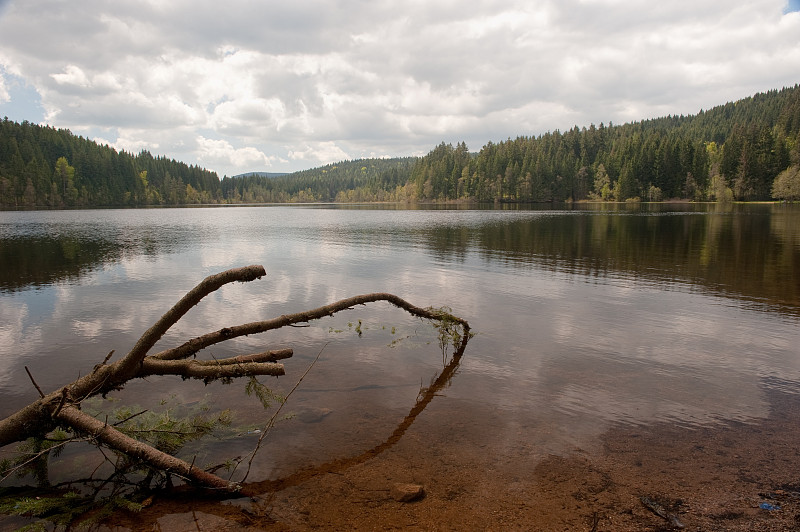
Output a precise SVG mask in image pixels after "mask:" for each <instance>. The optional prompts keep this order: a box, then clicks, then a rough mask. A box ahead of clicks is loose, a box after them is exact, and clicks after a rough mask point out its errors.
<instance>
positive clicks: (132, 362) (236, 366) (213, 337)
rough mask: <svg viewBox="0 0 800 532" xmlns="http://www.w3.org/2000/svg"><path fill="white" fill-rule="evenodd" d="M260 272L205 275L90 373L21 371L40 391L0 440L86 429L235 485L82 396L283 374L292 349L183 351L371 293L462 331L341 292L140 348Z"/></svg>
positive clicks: (161, 464) (439, 315) (189, 474)
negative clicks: (206, 354) (325, 301)
mask: <svg viewBox="0 0 800 532" xmlns="http://www.w3.org/2000/svg"><path fill="white" fill-rule="evenodd" d="M264 275H266V272H265V270H264V268H263V267H262V266H259V265H254V266H246V267H243V268H235V269H232V270H227V271H225V272H222V273H218V274H216V275H211V276H209V277H207V278H206V279H204V280H203V281H202V282H201V283H200V284H198V285H197V286H196V287H195V288H193V289H192V290H190V291H189V292H188V293H187V294H186V295H185V296H183V297H182V298H181V299H180V300H179V301H178V302H177V303H176V304H175V305H174V306H173V307H172V308H170V309H169V311H167V312H166V313H165V314H164V315H163V316H162V317H161V318H160V319H159V320H158V321H156V323H154V324H153V326H151V327H150V328H149V329H148V330H147V331H145V333H144V334H143V335H142V336H141V337H140V338H139V340H138V341H137V342H136V344H135V345H134V347H133V348H132V349H131V351H130V352H129V353H128V354H127V355H125V356H124V357H123V358H122V359H120V360H119V361H117V362H115V363H113V364H108V361H109V360H110V358H111V354H112V353H113V351H112V352H111V353H109V355H108V356H107V357H106V358H105V360H103V362H102V363H100V364H98V365H96V366H95V367H94V369H93V370H92V371H91V372H90V373H89V374H87V375H85V376H83V377H80V378H78V379H77V380H75V381H74V382H72V383H70V384H68V385H66V386H64V387H62V388H60V389H59V390H56V391H53V392H51V393H49V394H45V393H44V392H43V391H42V390H41V389H40V388H39V387H38V385H37V384H36V381H35V380H34V379H33V375H31V374H30V372H28V374H29V376H30V378H31V382H33V383H34V386H35V387H36V388H37V391H38V393H39V395H40V396H41V397H40V398H39V399H38V400H36V401H34V402H32V403H31V404H29V405H28V406H26V407H24V408H22V409H20V410H19V411H17V412H16V413H14V414H12V415H10V416H9V417H7V418H6V419H4V420H2V421H0V446H5V445H8V444H11V443H14V442H18V441H23V440H25V439H27V438H29V437H31V436H41V435H43V434H45V433H47V432H49V431H51V430H53V429H54V428H56V427H57V426H64V427H68V428H70V429H72V430H73V431H75V432H78V433H81V434H85V435H87V436H89V438H90V439H92V440H93V441H95V442H97V443H98V444H100V445H104V446H107V447H109V448H112V449H114V450H115V451H117V452H120V453H124V454H126V455H128V456H130V457H132V458H135V459H137V460H140V461H142V462H144V463H146V464H147V465H148V466H150V467H151V468H154V469H156V470H161V471H164V472H168V473H171V474H175V475H178V476H180V477H182V478H185V479H187V480H189V481H192V482H195V483H197V484H201V485H204V486H206V487H210V488H215V489H221V490H225V491H236V490H238V489H239V485H238V484H236V483H233V482H229V481H227V480H224V479H222V478H220V477H218V476H216V475H214V474H211V473H208V472H206V471H202V470H201V469H198V468H196V467H193V465H192V464H189V463H187V462H184V461H183V460H180V459H178V458H176V457H174V456H171V455H169V454H166V453H163V452H161V451H159V450H157V449H155V448H154V447H152V446H150V445H148V444H146V443H143V442H141V441H138V440H136V439H134V438H131V437H129V436H126V435H125V434H123V433H122V432H120V431H119V430H117V429H116V428H114V427H113V426H110V425H108V424H107V423H105V422H102V421H99V420H97V419H96V418H94V417H92V416H90V415H88V414H85V413H83V412H81V410H80V403H81V401H83V400H84V399H87V398H89V397H92V396H95V395H98V394H106V393H108V392H110V391H112V390H115V389H119V388H121V387H123V386H124V385H125V383H127V382H128V381H130V380H132V379H136V378H142V377H148V376H151V375H178V376H181V377H184V378H194V379H202V380H204V381H206V382H209V381H212V380H216V379H230V378H237V377H245V376H258V375H271V376H279V375H283V374H284V371H285V370H284V367H283V364H280V363H278V362H277V361H278V360H282V359H286V358H289V357H291V356H292V350H291V349H279V350H272V351H264V352H262V353H252V354H247V355H239V356H235V357H230V358H225V359H219V360H195V359H189V357H191V356H193V355H195V354H197V352H198V351H200V350H201V349H204V348H206V347H209V346H211V345H215V344H218V343H221V342H224V341H226V340H231V339H234V338H238V337H241V336H245V335H251V334H258V333H263V332H265V331H269V330H273V329H279V328H281V327H287V326H296V325H297V324H304V323H307V322H310V321H313V320H317V319H320V318H323V317H326V316H332V315H333V314H335V313H337V312H340V311H342V310H346V309H350V308H353V307H355V306H357V305H365V304H367V303H372V302H377V301H386V302H389V303H391V304H392V305H395V306H396V307H398V308H401V309H403V310H405V311H406V312H408V313H409V314H411V315H413V316H417V317H419V318H425V319H429V320H433V321H438V322H440V323H442V322H445V321H449V322H451V323H457V324H459V325H460V326H461V327H462V329H463V333H464V336H465V337H466V336H468V335H469V324H468V323H467V322H466V321H464V320H463V319H461V318H458V317H456V316H453V315H451V314H449V313H447V312H444V311H441V310H435V309H424V308H420V307H417V306H414V305H412V304H410V303H408V302H407V301H405V300H403V299H402V298H400V297H398V296H396V295H394V294H388V293H374V294H365V295H359V296H354V297H350V298H347V299H342V300H340V301H336V302H334V303H331V304H329V305H325V306H323V307H319V308H316V309H312V310H308V311H305V312H299V313H296V314H286V315H282V316H279V317H277V318H273V319H268V320H263V321H257V322H251V323H246V324H242V325H236V326H232V327H225V328H222V329H219V330H218V331H215V332H211V333H207V334H204V335H202V336H198V337H196V338H193V339H191V340H189V341H187V342H185V343H184V344H182V345H180V346H177V347H175V348H172V349H167V350H165V351H161V352H159V353H156V354H154V355H148V354H147V353H148V352H149V351H150V349H152V347H153V346H154V345H155V344H156V342H158V340H160V339H161V338H162V337H163V335H164V334H165V333H166V332H167V331H168V330H169V329H170V328H171V327H172V326H173V325H174V324H175V323H177V322H178V321H179V320H180V319H181V318H182V317H183V316H184V315H185V314H186V313H187V312H188V311H189V310H190V309H191V308H192V307H193V306H195V305H197V304H198V303H199V302H200V301H201V300H202V299H203V298H204V297H205V296H207V295H208V294H210V293H212V292H214V291H216V290H218V289H219V288H220V287H222V286H223V285H225V284H228V283H232V282H236V281H239V282H248V281H253V280H255V279H259V278H261V277H262V276H264ZM26 370H27V368H26Z"/></svg>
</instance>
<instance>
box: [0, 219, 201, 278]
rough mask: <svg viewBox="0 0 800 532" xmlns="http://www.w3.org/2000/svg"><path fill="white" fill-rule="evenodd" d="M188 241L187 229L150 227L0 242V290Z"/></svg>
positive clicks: (151, 253)
mask: <svg viewBox="0 0 800 532" xmlns="http://www.w3.org/2000/svg"><path fill="white" fill-rule="evenodd" d="M192 239H193V236H192V234H191V233H190V231H189V230H184V229H180V228H171V227H159V226H154V227H152V228H143V229H142V230H141V231H137V232H136V234H133V235H132V234H129V233H128V232H126V231H124V230H120V231H119V232H116V231H108V230H106V231H102V230H97V228H96V227H91V226H89V228H87V229H86V230H85V231H80V232H73V233H69V234H61V235H59V234H57V232H56V234H52V235H51V234H45V233H39V234H35V235H21V236H16V237H13V238H3V239H0V291H3V290H22V289H25V288H27V287H29V286H44V285H48V284H53V283H57V282H60V281H67V280H77V279H79V278H81V277H82V276H84V275H86V274H87V273H89V272H92V271H94V270H96V269H97V268H99V267H101V266H102V265H104V264H108V263H112V262H117V261H119V260H121V259H122V258H123V257H126V256H130V255H145V256H148V255H149V256H155V255H160V254H163V253H172V252H174V251H176V250H178V249H180V248H182V247H185V246H187V245H188V244H189V243H190V242H191V241H192Z"/></svg>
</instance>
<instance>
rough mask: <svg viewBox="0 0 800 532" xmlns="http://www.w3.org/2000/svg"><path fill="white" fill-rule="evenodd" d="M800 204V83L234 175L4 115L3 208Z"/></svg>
mask: <svg viewBox="0 0 800 532" xmlns="http://www.w3.org/2000/svg"><path fill="white" fill-rule="evenodd" d="M669 198H687V199H693V200H724V201H728V200H731V199H737V200H744V201H750V200H766V199H800V85H795V86H794V87H788V88H783V89H781V90H771V91H768V92H765V93H759V94H755V95H753V96H752V97H749V98H744V99H742V100H739V101H736V102H728V103H725V104H722V105H719V106H717V107H714V108H712V109H709V110H706V111H700V112H699V113H698V114H696V115H690V116H666V117H661V118H655V119H648V120H642V121H640V122H633V123H629V124H623V125H611V124H610V123H609V124H608V125H607V126H606V125H604V124H603V123H601V124H600V125H599V126H596V125H594V124H591V125H589V126H588V127H587V126H583V127H578V126H575V127H573V128H572V129H569V130H567V131H564V132H561V131H559V130H556V131H552V132H548V133H545V134H542V135H539V136H535V137H533V136H519V137H517V138H516V139H513V140H512V139H508V140H505V141H501V142H499V143H494V142H492V141H489V142H487V144H486V145H484V146H483V147H482V148H481V149H480V150H479V151H478V152H477V153H471V152H470V151H469V149H468V148H467V146H466V145H465V144H464V143H463V142H462V143H458V144H457V145H456V146H453V145H452V144H445V143H441V144H440V145H438V146H436V147H434V148H433V149H432V150H431V151H430V153H428V154H427V155H426V156H424V157H419V158H418V157H402V158H394V159H359V160H353V161H342V162H339V163H335V164H329V165H325V166H322V167H319V168H313V169H309V170H303V171H301V172H294V173H291V174H281V173H274V172H250V173H247V174H242V175H238V176H234V177H225V178H224V179H222V180H221V181H220V179H219V176H218V175H217V174H216V173H215V172H211V171H208V170H206V169H203V168H199V167H197V166H189V165H187V164H185V163H182V162H179V161H175V160H172V159H167V158H165V157H161V156H156V157H154V156H153V155H151V154H150V153H149V152H146V151H143V152H140V153H139V154H137V155H133V154H130V153H127V152H124V151H122V152H117V151H116V150H114V149H113V148H111V147H109V146H107V145H98V144H96V143H94V142H92V141H89V140H88V139H84V138H83V137H79V136H75V135H73V134H72V133H71V132H70V131H68V130H64V129H54V128H51V127H47V126H38V125H34V124H31V123H29V122H22V123H21V124H20V123H16V122H12V121H9V120H8V119H7V118H6V119H5V120H3V122H2V123H0V206H3V207H64V206H84V207H93V206H106V205H132V206H135V205H174V204H191V203H253V202H331V201H336V202H370V201H464V200H468V201H481V202H486V201H488V202H492V201H493V202H542V201H546V202H561V201H570V200H572V201H579V200H583V199H603V200H617V201H626V200H634V201H635V200H639V199H640V200H653V201H658V200H662V199H669Z"/></svg>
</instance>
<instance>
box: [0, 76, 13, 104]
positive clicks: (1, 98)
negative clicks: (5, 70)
mask: <svg viewBox="0 0 800 532" xmlns="http://www.w3.org/2000/svg"><path fill="white" fill-rule="evenodd" d="M10 100H11V95H10V94H9V93H8V89H7V88H6V80H5V78H4V77H3V76H2V75H0V102H2V103H5V102H8V101H10Z"/></svg>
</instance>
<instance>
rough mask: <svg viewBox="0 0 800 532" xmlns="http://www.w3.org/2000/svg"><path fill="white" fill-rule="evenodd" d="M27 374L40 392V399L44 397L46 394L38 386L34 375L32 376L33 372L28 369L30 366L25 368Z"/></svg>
mask: <svg viewBox="0 0 800 532" xmlns="http://www.w3.org/2000/svg"><path fill="white" fill-rule="evenodd" d="M25 373H27V374H28V377H29V378H30V379H31V382H32V383H33V385H34V386H35V387H36V390H37V391H38V392H39V397H44V392H43V391H42V389H41V388H39V385H38V384H36V380H35V379H34V378H33V375H31V370H29V369H28V366H25Z"/></svg>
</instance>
